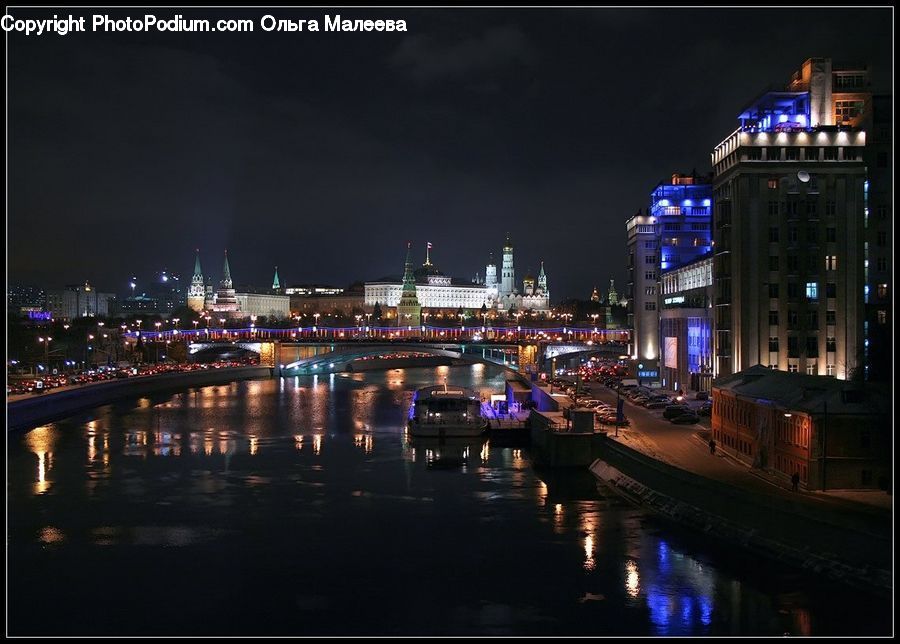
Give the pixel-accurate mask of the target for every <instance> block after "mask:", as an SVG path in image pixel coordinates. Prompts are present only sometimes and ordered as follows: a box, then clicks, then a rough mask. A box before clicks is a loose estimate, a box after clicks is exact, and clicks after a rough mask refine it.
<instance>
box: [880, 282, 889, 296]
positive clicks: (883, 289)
mask: <svg viewBox="0 0 900 644" xmlns="http://www.w3.org/2000/svg"><path fill="white" fill-rule="evenodd" d="M887 296H888V285H887V284H879V285H878V299H880V300H884V299H887Z"/></svg>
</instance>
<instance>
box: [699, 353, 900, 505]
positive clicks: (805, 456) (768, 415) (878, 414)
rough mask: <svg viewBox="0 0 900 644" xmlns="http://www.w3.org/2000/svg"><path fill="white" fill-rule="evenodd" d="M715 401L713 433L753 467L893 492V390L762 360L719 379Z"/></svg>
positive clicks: (809, 484)
mask: <svg viewBox="0 0 900 644" xmlns="http://www.w3.org/2000/svg"><path fill="white" fill-rule="evenodd" d="M712 402H713V408H712V419H711V425H712V434H713V438H714V439H715V441H716V443H717V445H718V446H719V448H720V449H722V450H724V451H726V452H728V453H730V454H731V455H733V456H735V457H736V458H737V459H738V460H741V461H743V462H744V463H746V464H747V465H750V466H752V467H754V468H758V469H761V470H766V471H769V472H771V473H772V474H774V475H775V476H777V477H780V478H781V479H782V480H783V481H785V482H787V481H789V480H790V477H791V476H792V475H793V474H794V473H795V472H796V473H797V474H799V478H800V484H801V485H803V486H804V487H806V488H807V489H810V490H825V489H835V488H841V489H853V488H870V489H871V488H879V487H880V488H882V489H887V485H888V481H890V477H891V469H892V468H891V454H892V453H893V452H892V450H891V434H892V431H891V430H892V424H891V397H890V392H889V391H888V390H887V388H885V390H883V391H882V390H881V388H880V387H877V386H875V387H873V386H867V387H865V388H863V387H861V386H860V385H859V384H857V383H851V382H845V381H841V380H836V379H834V378H828V377H824V376H808V375H806V374H802V373H786V372H784V371H778V370H772V369H767V368H765V367H764V366H762V365H756V366H753V367H750V368H749V369H745V370H743V371H740V372H737V373H735V374H732V375H731V376H727V377H724V378H718V379H716V381H715V384H714V385H713V389H712Z"/></svg>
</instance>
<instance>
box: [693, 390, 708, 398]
mask: <svg viewBox="0 0 900 644" xmlns="http://www.w3.org/2000/svg"><path fill="white" fill-rule="evenodd" d="M694 398H696V399H697V400H709V392H708V391H698V392H697V395H696V396H694Z"/></svg>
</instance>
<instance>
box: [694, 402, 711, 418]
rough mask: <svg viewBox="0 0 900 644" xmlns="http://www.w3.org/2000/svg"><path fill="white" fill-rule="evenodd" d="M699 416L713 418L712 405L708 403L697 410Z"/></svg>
mask: <svg viewBox="0 0 900 644" xmlns="http://www.w3.org/2000/svg"><path fill="white" fill-rule="evenodd" d="M697 415H698V416H712V403H711V402H708V403H705V404H703V405H700V407H699V408H698V409H697Z"/></svg>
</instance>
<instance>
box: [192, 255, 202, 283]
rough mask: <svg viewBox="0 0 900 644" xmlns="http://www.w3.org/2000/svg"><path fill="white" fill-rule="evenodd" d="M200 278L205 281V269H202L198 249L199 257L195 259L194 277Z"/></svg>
mask: <svg viewBox="0 0 900 644" xmlns="http://www.w3.org/2000/svg"><path fill="white" fill-rule="evenodd" d="M198 277H199V278H200V281H201V282H202V281H203V271H202V270H201V269H200V249H199V248H198V249H197V259H195V260H194V279H197V278H198Z"/></svg>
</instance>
